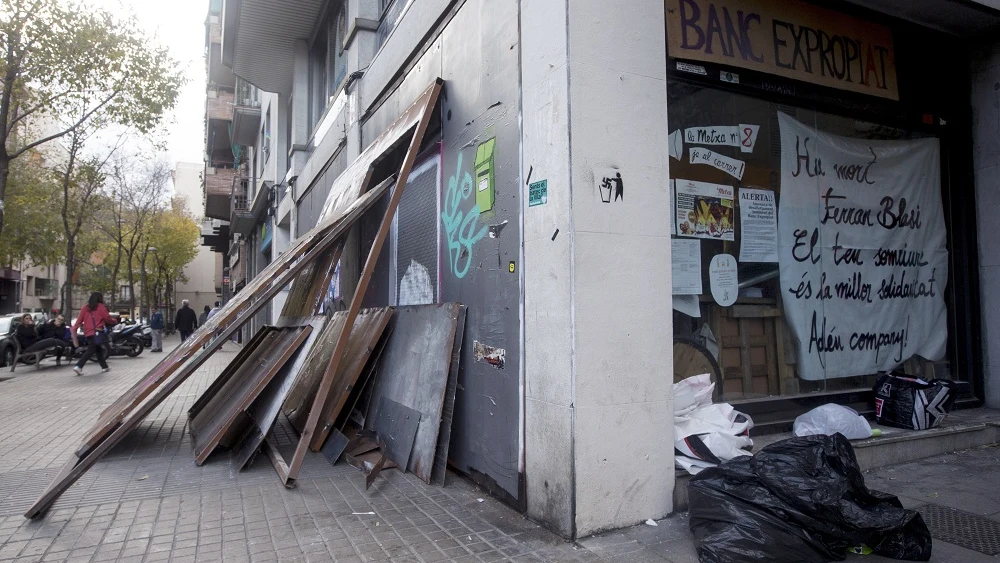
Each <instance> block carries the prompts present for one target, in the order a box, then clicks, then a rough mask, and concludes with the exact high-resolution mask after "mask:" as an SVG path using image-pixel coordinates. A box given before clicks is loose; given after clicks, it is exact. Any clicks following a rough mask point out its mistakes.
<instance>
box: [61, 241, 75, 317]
mask: <svg viewBox="0 0 1000 563" xmlns="http://www.w3.org/2000/svg"><path fill="white" fill-rule="evenodd" d="M74 272H76V240H75V238H68V239H67V240H66V281H64V282H63V296H62V300H63V302H62V305H63V310H62V313H63V316H65V317H66V321H67V322H68V323H72V322H73V320H72V315H73V273H74Z"/></svg>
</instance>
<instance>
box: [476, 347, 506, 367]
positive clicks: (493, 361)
mask: <svg viewBox="0 0 1000 563" xmlns="http://www.w3.org/2000/svg"><path fill="white" fill-rule="evenodd" d="M472 353H473V355H474V356H475V357H476V361H477V362H486V363H487V364H490V365H491V366H493V367H495V368H497V369H503V365H504V357H505V356H506V355H507V351H506V350H504V349H503V348H494V347H493V346H487V345H486V344H483V343H482V342H480V341H478V340H473V341H472Z"/></svg>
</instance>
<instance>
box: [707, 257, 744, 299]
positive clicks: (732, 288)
mask: <svg viewBox="0 0 1000 563" xmlns="http://www.w3.org/2000/svg"><path fill="white" fill-rule="evenodd" d="M708 279H709V283H710V284H711V288H712V299H715V302H716V303H718V304H719V305H722V306H723V307H728V306H730V305H732V304H733V303H736V296H737V295H738V294H739V292H740V283H739V273H738V271H737V262H736V258H735V257H734V256H733V255H732V254H716V255H715V257H714V258H712V263H711V264H709V265H708Z"/></svg>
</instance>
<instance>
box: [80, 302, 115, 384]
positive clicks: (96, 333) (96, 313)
mask: <svg viewBox="0 0 1000 563" xmlns="http://www.w3.org/2000/svg"><path fill="white" fill-rule="evenodd" d="M114 324H115V320H114V319H113V318H111V314H110V313H108V308H107V307H105V306H104V295H102V294H101V292H99V291H95V292H93V293H91V294H90V299H88V300H87V304H86V305H84V306H83V308H82V309H80V315H79V316H78V317H77V318H76V322H74V323H73V326H72V327H71V328H70V331H69V333H70V336H72V337H73V346H79V345H80V343H79V342H78V341H77V337H76V329H77V328H78V327H83V335H84V336H85V337H86V338H87V350H86V351H85V352H84V353H83V356H82V357H81V358H80V361H79V362H77V363H76V365H75V366H73V371H74V372H76V374H77V375H83V366H84V365H86V364H87V360H89V359H90V357H91V356H93V355H94V352H97V347H98V346H99V345H101V344H104V341H103V340H104V338H105V335H104V328H105V327H109V326H113V325H114ZM97 361H98V362H99V363H100V364H101V371H102V372H105V371H108V370H109V369H111V368H109V367H108V362H107V359H106V358H105V357H104V356H103V355H102V354H100V353H98V354H97Z"/></svg>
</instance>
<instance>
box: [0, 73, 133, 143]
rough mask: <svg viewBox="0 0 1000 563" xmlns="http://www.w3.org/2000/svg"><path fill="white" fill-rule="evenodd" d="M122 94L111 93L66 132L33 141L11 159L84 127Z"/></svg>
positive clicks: (65, 130) (116, 91)
mask: <svg viewBox="0 0 1000 563" xmlns="http://www.w3.org/2000/svg"><path fill="white" fill-rule="evenodd" d="M120 92H121V90H115V91H113V92H111V94H110V95H109V96H108V97H107V98H104V100H103V101H102V102H101V103H99V104H97V105H96V106H94V107H93V108H91V109H90V110H87V112H86V113H84V114H83V117H81V118H80V119H79V120H77V122H76V123H74V124H73V125H71V126H69V127H67V128H66V129H64V130H62V131H60V132H58V133H53V134H52V135H49V136H48V137H43V138H41V139H38V140H37V141H33V142H31V143H28V144H27V145H25V146H23V147H21V148H20V149H18V150H16V151H14V152H13V153H12V154H11V155H10V157H9V158H10V159H11V160H14V159H15V158H17V157H19V156H21V155H22V154H24V153H25V152H27V151H29V150H31V149H33V148H35V147H37V146H38V145H41V144H44V143H47V142H49V141H51V140H53V139H58V138H59V137H62V136H63V135H66V134H67V133H69V132H70V131H73V130H74V129H76V128H77V127H79V126H81V125H83V123H84V122H85V121H87V120H88V119H90V116H92V115H94V113H95V112H97V110H99V109H101V108H103V107H104V106H106V105H107V104H108V103H109V102H110V101H111V100H113V99H114V97H115V96H117V95H118V94H119V93H120Z"/></svg>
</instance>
